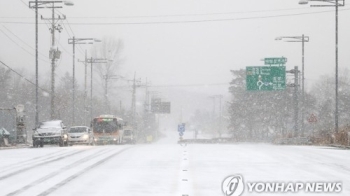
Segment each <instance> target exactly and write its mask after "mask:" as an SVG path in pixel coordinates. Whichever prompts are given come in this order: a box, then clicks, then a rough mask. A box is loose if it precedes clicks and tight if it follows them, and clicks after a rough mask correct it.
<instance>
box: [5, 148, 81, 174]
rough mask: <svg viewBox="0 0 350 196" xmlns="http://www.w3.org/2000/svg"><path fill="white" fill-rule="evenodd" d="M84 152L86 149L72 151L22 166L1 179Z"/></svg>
mask: <svg viewBox="0 0 350 196" xmlns="http://www.w3.org/2000/svg"><path fill="white" fill-rule="evenodd" d="M82 152H84V151H83V150H82V151H78V152H74V153H71V154H68V155H65V156H61V157H58V158H55V159H52V160H49V161H43V162H40V163H38V164H35V165H32V166H29V167H24V168H22V169H19V170H17V171H14V172H11V173H9V174H6V175H4V176H0V180H4V179H6V178H9V177H12V176H15V175H17V174H20V173H22V172H25V171H29V170H32V169H34V168H37V167H39V166H42V165H45V164H47V163H52V162H55V161H59V160H62V159H65V158H67V157H70V156H73V155H76V154H79V153H82Z"/></svg>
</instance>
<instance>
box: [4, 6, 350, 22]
mask: <svg viewBox="0 0 350 196" xmlns="http://www.w3.org/2000/svg"><path fill="white" fill-rule="evenodd" d="M348 10H350V8H349V9H342V10H339V11H348ZM329 12H334V11H333V10H327V11H316V12H308V13H296V14H279V15H270V16H252V17H240V18H223V19H204V20H182V21H180V20H179V21H151V22H100V23H98V22H94V23H93V22H86V23H81V22H74V23H70V24H71V25H145V24H184V23H204V22H224V21H240V20H253V19H269V18H278V17H288V16H302V15H313V14H321V13H329ZM0 23H7V24H33V23H31V22H8V21H2V22H0ZM40 24H43V23H40Z"/></svg>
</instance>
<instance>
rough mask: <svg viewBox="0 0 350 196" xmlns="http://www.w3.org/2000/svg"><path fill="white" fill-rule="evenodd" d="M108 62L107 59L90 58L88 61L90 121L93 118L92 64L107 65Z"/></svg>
mask: <svg viewBox="0 0 350 196" xmlns="http://www.w3.org/2000/svg"><path fill="white" fill-rule="evenodd" d="M107 62H108V60H107V59H97V58H96V59H94V58H92V57H91V58H90V59H88V63H91V81H90V83H91V86H90V87H91V88H90V98H91V100H90V117H91V119H92V118H93V116H92V114H93V112H92V111H93V107H92V105H93V104H92V89H93V88H92V86H93V82H92V78H93V63H107Z"/></svg>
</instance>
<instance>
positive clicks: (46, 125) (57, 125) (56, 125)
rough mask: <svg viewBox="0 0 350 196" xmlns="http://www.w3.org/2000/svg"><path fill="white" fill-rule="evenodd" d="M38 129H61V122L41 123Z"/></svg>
mask: <svg viewBox="0 0 350 196" xmlns="http://www.w3.org/2000/svg"><path fill="white" fill-rule="evenodd" d="M39 128H42V129H45V128H62V127H61V121H46V122H41V123H40V125H39Z"/></svg>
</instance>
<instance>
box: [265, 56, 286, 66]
mask: <svg viewBox="0 0 350 196" xmlns="http://www.w3.org/2000/svg"><path fill="white" fill-rule="evenodd" d="M264 62H265V65H284V64H286V62H287V58H285V57H281V58H264Z"/></svg>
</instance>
